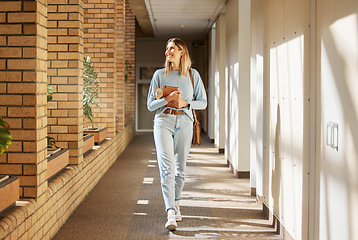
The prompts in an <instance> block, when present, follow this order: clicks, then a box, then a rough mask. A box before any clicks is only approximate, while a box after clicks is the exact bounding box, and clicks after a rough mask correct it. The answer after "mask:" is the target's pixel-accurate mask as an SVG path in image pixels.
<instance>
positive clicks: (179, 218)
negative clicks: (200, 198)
mask: <svg viewBox="0 0 358 240" xmlns="http://www.w3.org/2000/svg"><path fill="white" fill-rule="evenodd" d="M182 220H183V218H182V217H175V221H177V222H181V221H182Z"/></svg>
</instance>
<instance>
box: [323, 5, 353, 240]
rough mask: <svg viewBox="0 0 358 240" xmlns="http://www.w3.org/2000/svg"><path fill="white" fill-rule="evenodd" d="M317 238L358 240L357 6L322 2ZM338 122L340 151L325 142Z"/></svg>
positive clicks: (337, 133)
mask: <svg viewBox="0 0 358 240" xmlns="http://www.w3.org/2000/svg"><path fill="white" fill-rule="evenodd" d="M317 65H318V67H319V69H318V70H317V79H319V82H318V89H319V93H318V99H319V105H318V110H319V111H318V113H319V115H318V118H317V126H318V128H317V136H318V138H317V139H318V143H317V145H318V147H319V149H321V152H317V161H318V167H317V173H316V174H317V176H319V179H318V187H317V194H316V197H317V201H316V202H317V208H316V209H319V216H318V217H317V222H316V223H317V224H316V226H317V228H318V229H317V228H316V229H317V234H319V236H318V235H317V234H316V237H319V239H358V230H357V227H356V226H357V224H358V207H357V202H358V177H357V176H358V174H357V171H358V161H357V159H358V127H357V125H358V94H357V90H358V2H357V1H353V0H324V1H323V0H317ZM329 122H333V123H336V124H338V132H336V133H335V134H334V135H335V136H336V137H337V138H336V141H338V149H335V148H332V147H330V146H328V145H327V144H326V137H327V135H330V134H329V132H330V131H329V130H330V129H327V124H328V123H329Z"/></svg>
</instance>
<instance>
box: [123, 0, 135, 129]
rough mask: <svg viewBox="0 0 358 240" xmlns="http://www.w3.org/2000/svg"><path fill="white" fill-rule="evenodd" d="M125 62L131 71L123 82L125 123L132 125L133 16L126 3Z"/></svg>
mask: <svg viewBox="0 0 358 240" xmlns="http://www.w3.org/2000/svg"><path fill="white" fill-rule="evenodd" d="M125 39H126V40H125V61H127V62H128V63H130V65H131V69H130V72H131V73H130V74H127V75H128V79H127V81H126V82H125V89H126V91H125V106H126V108H125V118H129V119H126V120H125V122H126V123H127V122H128V121H129V123H130V124H131V123H134V121H135V81H136V77H135V73H136V71H135V70H136V65H135V15H134V13H133V11H132V9H131V7H130V5H129V4H128V2H126V16H125Z"/></svg>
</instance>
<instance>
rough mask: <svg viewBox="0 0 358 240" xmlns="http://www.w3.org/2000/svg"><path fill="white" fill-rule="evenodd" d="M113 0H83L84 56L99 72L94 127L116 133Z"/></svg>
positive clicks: (114, 8)
mask: <svg viewBox="0 0 358 240" xmlns="http://www.w3.org/2000/svg"><path fill="white" fill-rule="evenodd" d="M115 5H116V4H115V0H85V5H84V14H85V23H84V55H85V56H90V57H91V59H92V62H93V65H94V67H95V69H96V72H98V79H97V81H98V82H99V86H100V93H99V97H98V99H97V103H98V105H99V106H100V107H94V109H93V112H94V114H93V116H94V122H95V124H94V125H95V126H106V127H108V133H109V136H110V137H113V136H114V135H115V117H116V116H115V115H116V114H115V104H116V103H115V83H114V82H115V74H114V73H115V20H116V19H115V10H116V6H115Z"/></svg>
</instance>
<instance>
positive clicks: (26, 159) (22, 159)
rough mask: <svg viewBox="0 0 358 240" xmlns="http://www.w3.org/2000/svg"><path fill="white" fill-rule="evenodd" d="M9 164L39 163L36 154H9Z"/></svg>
mask: <svg viewBox="0 0 358 240" xmlns="http://www.w3.org/2000/svg"><path fill="white" fill-rule="evenodd" d="M8 162H9V163H37V154H36V153H8Z"/></svg>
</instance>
